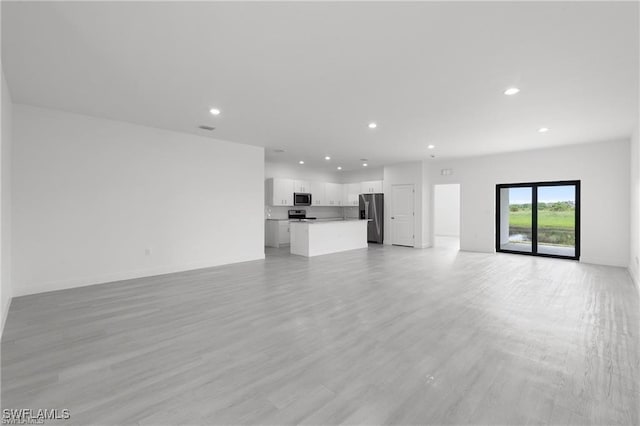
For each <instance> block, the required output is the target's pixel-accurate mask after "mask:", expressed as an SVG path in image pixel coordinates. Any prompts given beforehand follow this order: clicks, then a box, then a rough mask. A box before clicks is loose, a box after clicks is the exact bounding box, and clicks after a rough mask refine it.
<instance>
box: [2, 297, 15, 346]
mask: <svg viewBox="0 0 640 426" xmlns="http://www.w3.org/2000/svg"><path fill="white" fill-rule="evenodd" d="M12 300H13V297H9V301H8V302H7V306H4V307H3V310H2V319H1V320H2V325H1V326H0V341H1V340H2V336H3V335H4V325H5V324H6V323H7V316H8V315H9V309H11V301H12Z"/></svg>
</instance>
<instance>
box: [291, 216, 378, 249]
mask: <svg viewBox="0 0 640 426" xmlns="http://www.w3.org/2000/svg"><path fill="white" fill-rule="evenodd" d="M369 220H370V219H356V218H353V219H342V220H293V221H291V222H290V239H291V254H297V255H300V256H307V257H311V256H318V255H321V254H329V253H336V252H340V251H346V250H354V249H361V248H367V247H368V243H367V224H368V222H369Z"/></svg>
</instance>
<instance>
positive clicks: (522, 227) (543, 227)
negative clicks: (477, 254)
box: [496, 181, 580, 260]
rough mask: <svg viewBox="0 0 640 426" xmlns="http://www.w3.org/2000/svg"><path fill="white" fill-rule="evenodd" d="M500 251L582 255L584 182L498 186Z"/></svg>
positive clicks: (497, 246)
mask: <svg viewBox="0 0 640 426" xmlns="http://www.w3.org/2000/svg"><path fill="white" fill-rule="evenodd" d="M496 250H497V251H500V252H507V253H521V254H532V255H538V256H547V257H561V258H567V259H576V260H577V259H579V258H580V181H559V182H535V183H515V184H501V185H496Z"/></svg>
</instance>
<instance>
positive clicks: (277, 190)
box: [266, 178, 294, 206]
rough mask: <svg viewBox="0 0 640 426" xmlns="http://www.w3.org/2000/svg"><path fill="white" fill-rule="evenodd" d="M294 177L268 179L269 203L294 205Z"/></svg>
mask: <svg viewBox="0 0 640 426" xmlns="http://www.w3.org/2000/svg"><path fill="white" fill-rule="evenodd" d="M293 185H294V181H293V179H282V178H271V179H267V185H266V194H267V197H266V198H267V203H268V204H270V205H272V206H293V192H294V191H293V188H294V186H293Z"/></svg>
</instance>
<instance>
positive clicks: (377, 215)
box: [359, 194, 384, 244]
mask: <svg viewBox="0 0 640 426" xmlns="http://www.w3.org/2000/svg"><path fill="white" fill-rule="evenodd" d="M359 200H360V219H371V220H370V221H369V223H368V224H367V241H369V242H370V243H378V244H382V239H383V237H384V194H360V197H359Z"/></svg>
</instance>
